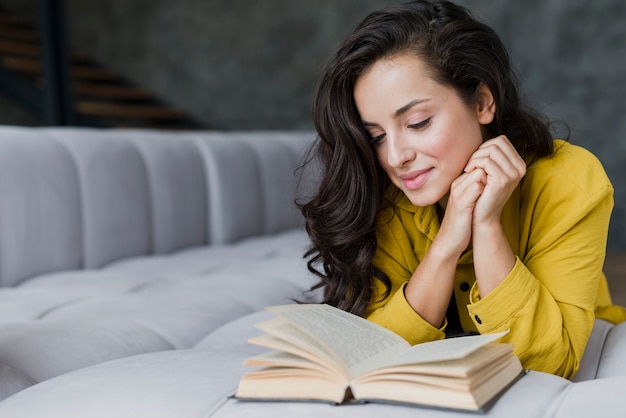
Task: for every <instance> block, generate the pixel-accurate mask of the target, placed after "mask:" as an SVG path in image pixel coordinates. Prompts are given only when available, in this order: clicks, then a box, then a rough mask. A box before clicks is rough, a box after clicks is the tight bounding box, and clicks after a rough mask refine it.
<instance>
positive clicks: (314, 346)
mask: <svg viewBox="0 0 626 418" xmlns="http://www.w3.org/2000/svg"><path fill="white" fill-rule="evenodd" d="M256 328H258V329H260V330H262V331H265V332H266V333H267V334H265V335H262V336H259V337H253V338H251V339H249V340H248V341H249V342H250V343H252V344H257V345H261V346H265V347H269V348H273V349H275V350H280V351H284V352H287V353H291V354H293V355H296V356H300V357H302V358H305V359H308V360H310V361H314V362H316V363H319V364H321V365H324V366H325V367H326V368H327V369H329V370H333V371H335V372H336V373H339V374H342V375H343V376H344V378H347V375H348V371H347V370H346V368H345V367H344V366H343V364H341V363H338V362H337V360H336V355H335V354H334V353H332V352H330V351H329V350H328V348H327V347H324V346H323V345H321V344H320V342H319V341H317V340H316V339H314V338H312V337H311V336H310V335H308V334H306V333H304V332H302V331H301V330H300V328H298V327H296V326H294V325H293V324H292V323H291V322H289V321H288V320H287V319H285V318H281V317H277V318H273V319H270V320H268V321H265V322H261V323H260V324H257V325H256Z"/></svg>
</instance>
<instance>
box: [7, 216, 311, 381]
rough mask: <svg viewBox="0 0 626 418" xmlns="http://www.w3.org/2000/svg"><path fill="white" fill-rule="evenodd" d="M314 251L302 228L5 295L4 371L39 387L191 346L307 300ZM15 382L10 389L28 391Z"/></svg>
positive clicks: (52, 280) (41, 281) (42, 280)
mask: <svg viewBox="0 0 626 418" xmlns="http://www.w3.org/2000/svg"><path fill="white" fill-rule="evenodd" d="M307 243H308V238H307V236H306V233H305V232H304V231H303V230H302V229H300V228H297V229H292V230H288V231H283V232H282V233H280V234H275V235H262V236H258V237H254V238H249V239H246V240H242V241H241V242H238V243H233V244H225V245H212V246H204V247H197V248H190V249H186V250H182V251H178V252H176V253H173V254H170V255H160V256H156V255H155V256H149V257H145V256H144V257H134V258H129V259H126V260H123V261H119V262H116V263H112V264H110V265H109V266H106V267H104V268H102V269H99V270H84V271H74V272H66V273H53V274H49V275H42V276H39V277H36V278H33V279H32V280H28V281H26V282H24V283H22V284H21V285H19V286H16V287H13V288H9V289H1V290H0V318H3V319H2V320H1V321H0V365H3V366H6V367H8V368H10V369H11V370H13V371H15V372H16V373H18V374H20V373H21V374H20V376H22V375H23V376H26V377H27V381H28V382H31V381H32V382H40V381H43V380H46V379H50V378H52V377H55V376H58V375H61V374H63V373H67V372H70V371H72V370H76V369H78V368H81V367H86V366H89V365H93V364H97V363H100V362H104V361H107V360H111V359H116V358H120V357H127V356H132V355H136V354H142V353H149V352H154V351H163V350H169V349H174V348H175V349H185V348H190V347H193V346H194V345H196V344H197V343H198V342H199V341H201V340H203V339H205V338H206V337H207V335H210V334H211V333H212V332H213V331H214V330H216V329H217V328H219V327H221V326H222V325H224V324H226V323H228V322H230V321H232V320H234V319H236V318H239V317H242V316H244V315H246V314H248V313H250V312H254V311H257V310H260V309H262V308H263V307H265V306H267V305H273V304H283V303H290V302H293V300H294V298H304V297H305V296H304V295H305V294H306V292H307V290H308V289H309V287H310V286H311V284H312V281H311V275H310V274H309V272H308V270H307V268H306V263H305V260H304V259H303V258H302V254H303V252H304V250H305V248H306V246H307ZM12 376H13V375H12ZM12 379H13V380H12V383H11V385H12V386H15V387H17V386H19V385H24V384H26V383H24V381H23V379H22V380H19V379H18V380H19V381H18V380H15V379H14V376H13V377H12ZM2 384H3V385H5V384H6V382H2Z"/></svg>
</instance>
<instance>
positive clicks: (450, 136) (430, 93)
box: [354, 55, 493, 208]
mask: <svg viewBox="0 0 626 418" xmlns="http://www.w3.org/2000/svg"><path fill="white" fill-rule="evenodd" d="M480 88H481V90H483V93H485V94H489V97H491V96H490V93H489V90H488V89H487V88H486V87H484V86H483V85H481V87H480ZM481 95H482V93H481ZM354 100H355V103H356V106H357V109H358V112H359V115H360V117H361V121H362V123H363V126H364V127H365V129H367V131H368V132H369V133H370V135H371V137H372V141H373V143H374V144H375V145H374V146H375V149H376V154H377V156H378V161H379V162H380V164H381V166H382V167H383V169H384V170H385V172H386V173H387V175H388V176H389V178H390V179H391V182H392V183H393V184H394V185H396V186H397V187H398V188H399V189H400V190H402V191H403V192H404V194H405V195H406V196H407V197H408V198H409V200H410V201H411V202H412V203H413V204H414V205H416V206H428V205H432V204H434V203H437V202H440V203H441V204H442V206H443V207H444V208H445V204H446V202H447V197H448V193H449V191H450V186H451V184H452V182H453V181H454V180H455V179H456V178H457V177H458V176H459V175H461V173H462V172H463V169H464V168H465V165H466V164H467V162H468V161H469V158H470V156H471V155H472V153H474V151H476V150H477V149H478V147H479V146H480V144H481V143H482V142H483V134H482V129H481V128H482V125H484V124H487V123H489V122H491V120H492V119H493V112H490V111H488V110H486V107H485V106H482V105H480V104H476V105H471V106H468V105H467V104H465V103H464V102H463V101H462V100H461V98H460V97H459V96H458V94H457V93H456V91H455V90H454V89H453V88H451V87H447V86H444V85H442V84H440V83H438V82H436V81H434V80H433V79H432V78H431V77H430V76H429V73H428V71H427V70H426V67H425V66H424V64H423V63H422V60H421V59H419V58H417V57H415V56H413V55H400V56H397V57H392V58H388V59H381V60H380V61H377V62H376V63H374V64H373V65H372V66H371V67H370V68H369V69H368V70H367V71H366V72H365V73H364V74H363V75H361V76H360V77H359V78H358V79H357V82H356V85H355V88H354ZM479 102H480V100H479ZM491 110H493V108H492V109H491Z"/></svg>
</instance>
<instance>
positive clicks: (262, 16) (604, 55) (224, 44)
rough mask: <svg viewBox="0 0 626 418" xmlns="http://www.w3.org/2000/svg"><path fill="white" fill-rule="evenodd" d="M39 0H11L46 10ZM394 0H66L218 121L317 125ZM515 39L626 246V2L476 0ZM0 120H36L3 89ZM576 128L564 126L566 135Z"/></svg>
mask: <svg viewBox="0 0 626 418" xmlns="http://www.w3.org/2000/svg"><path fill="white" fill-rule="evenodd" d="M34 3H35V2H34V0H0V6H2V7H3V8H5V9H8V10H11V11H14V12H20V13H22V14H25V15H34V7H35V5H34ZM394 3H396V1H389V0H377V1H376V0H315V1H313V0H309V1H292V0H263V1H250V0H178V1H176V2H172V1H166V0H133V1H126V0H89V1H84V0H66V9H67V18H68V22H69V23H68V25H69V37H70V39H69V41H70V43H71V45H72V46H73V47H74V48H75V49H77V50H81V51H83V52H86V53H87V54H89V55H90V56H91V57H92V58H94V59H96V60H97V61H99V62H101V63H103V64H105V65H107V66H109V67H111V68H114V69H115V70H117V71H118V72H120V73H122V74H123V75H125V76H126V77H127V78H128V79H129V80H131V81H132V82H133V83H134V84H136V85H138V86H142V87H145V88H148V89H150V90H151V91H153V92H154V93H156V94H158V95H159V96H160V97H162V98H163V99H165V100H166V101H168V102H169V103H171V104H173V105H174V106H177V107H179V108H181V109H184V110H185V111H186V112H188V113H190V114H191V115H192V116H193V117H195V118H196V119H197V120H199V121H201V122H202V123H204V124H206V125H207V126H211V127H213V128H216V129H226V130H253V129H260V130H262V129H311V128H312V126H311V123H310V117H309V112H310V102H311V97H312V92H313V88H314V85H315V82H316V79H317V76H318V73H319V70H320V67H321V66H322V65H323V63H324V62H325V60H326V59H327V57H328V56H329V54H330V53H331V52H332V51H333V49H334V48H335V47H336V45H337V44H338V43H339V42H340V40H341V39H343V37H345V36H346V35H347V34H348V33H349V31H350V30H351V29H352V27H353V26H354V25H355V24H356V23H357V22H358V21H360V20H361V19H362V18H363V17H364V16H365V15H366V14H367V13H368V12H369V11H370V10H373V9H375V8H380V7H384V6H387V5H391V4H394ZM460 3H461V4H463V5H465V6H467V7H468V8H470V9H471V10H472V11H473V12H474V13H475V14H476V15H478V16H479V17H481V18H482V19H483V20H485V21H486V22H487V23H489V24H490V25H492V26H493V27H494V28H495V29H496V31H497V32H498V33H499V34H500V35H501V37H502V39H503V41H504V42H505V44H506V45H507V46H508V47H509V50H510V52H511V56H512V59H513V62H514V64H515V66H516V67H517V69H518V72H519V74H520V78H521V80H522V82H523V86H524V89H525V92H526V94H527V96H528V97H529V100H530V101H531V102H532V103H533V104H534V105H535V106H537V107H538V108H539V109H540V110H542V111H543V112H545V113H546V114H548V116H550V117H551V118H553V119H556V120H562V121H564V122H566V123H567V124H568V126H569V128H570V129H571V141H572V142H573V143H576V144H580V145H583V146H584V147H586V148H588V149H590V150H591V151H592V152H594V153H595V154H596V155H597V156H598V157H599V158H600V160H601V161H602V162H603V164H604V166H605V168H606V170H607V172H608V173H609V176H610V178H611V179H612V181H613V183H614V185H615V189H616V192H615V200H616V208H615V211H614V214H613V219H612V225H611V230H610V236H609V248H610V249H618V248H620V249H624V248H626V184H624V182H623V180H622V179H624V178H625V177H626V176H625V174H626V168H625V167H624V165H625V163H626V117H625V115H626V2H624V1H623V0H595V1H588V0H584V1H583V0H567V1H565V0H543V1H539V0H526V1H524V2H521V1H502V0H464V1H460ZM0 123H15V124H36V123H37V122H36V121H34V120H33V119H32V118H31V117H30V116H29V115H28V114H25V113H24V112H22V111H21V110H20V109H16V108H15V107H14V105H13V104H12V103H10V102H7V101H6V100H4V99H2V98H0ZM563 132H564V131H563V130H561V133H563Z"/></svg>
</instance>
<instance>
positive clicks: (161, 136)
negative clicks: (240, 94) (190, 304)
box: [0, 127, 314, 286]
mask: <svg viewBox="0 0 626 418" xmlns="http://www.w3.org/2000/svg"><path fill="white" fill-rule="evenodd" d="M313 137H314V134H313V133H311V132H265V133H259V132H254V133H253V132H249V133H246V132H228V133H225V132H204V131H202V132H174V131H172V132H169V131H149V130H132V129H111V130H102V129H98V130H95V129H86V128H38V129H33V128H16V127H0V196H1V198H0V286H12V285H15V284H18V283H20V282H21V281H23V280H25V279H27V278H29V277H32V276H36V275H39V274H43V273H49V272H55V271H61V270H76V269H91V268H100V267H102V266H104V265H106V264H108V263H111V262H113V261H116V260H119V259H122V258H126V257H133V256H141V255H148V254H167V253H171V252H173V251H176V250H179V249H183V248H188V247H194V246H202V245H213V244H224V243H230V242H234V241H237V240H239V239H242V238H245V237H249V236H253V235H261V234H272V233H276V232H280V231H282V230H284V229H287V228H292V227H295V226H298V225H301V224H302V219H301V215H300V213H299V211H298V210H297V208H296V206H295V204H294V200H295V199H296V197H297V196H298V195H301V194H302V193H305V191H304V190H306V189H308V188H309V187H310V185H311V184H312V182H313V180H312V177H311V172H310V171H309V172H307V171H306V170H304V171H302V174H301V175H300V176H297V175H294V172H295V170H296V168H297V167H298V166H299V165H300V164H301V163H302V162H303V156H304V154H305V152H306V149H308V147H309V145H310V142H311V140H312V139H313ZM296 172H297V171H296Z"/></svg>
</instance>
